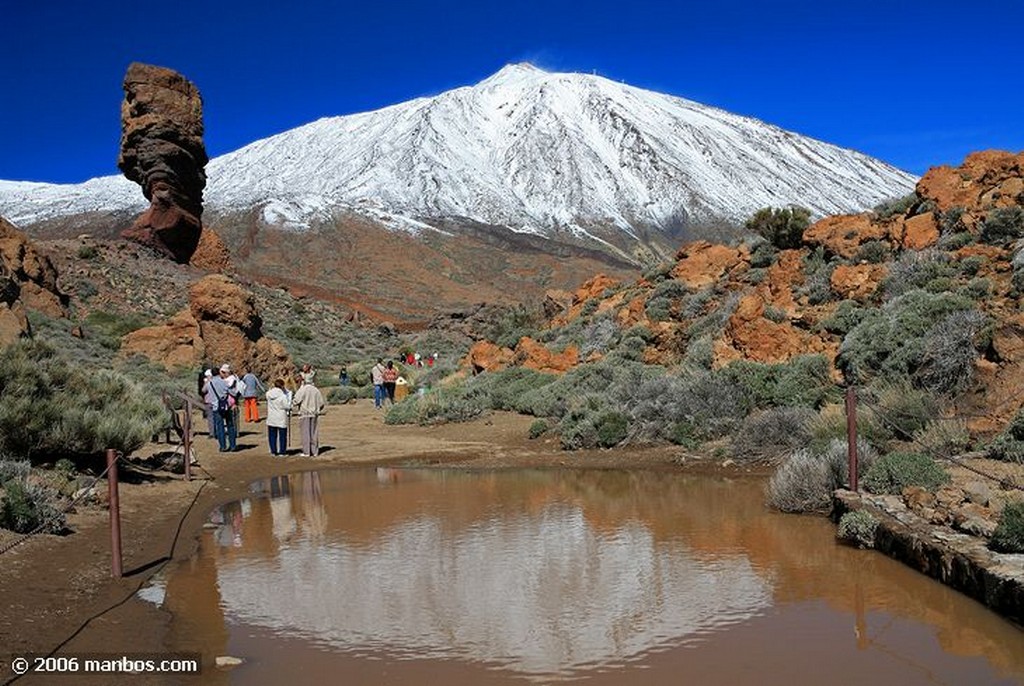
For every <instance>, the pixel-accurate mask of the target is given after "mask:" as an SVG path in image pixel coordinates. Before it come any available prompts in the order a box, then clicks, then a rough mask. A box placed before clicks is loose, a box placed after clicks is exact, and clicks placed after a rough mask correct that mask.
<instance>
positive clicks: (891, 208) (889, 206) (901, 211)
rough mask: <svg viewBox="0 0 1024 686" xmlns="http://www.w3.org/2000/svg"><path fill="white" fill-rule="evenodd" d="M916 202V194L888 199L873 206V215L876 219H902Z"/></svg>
mask: <svg viewBox="0 0 1024 686" xmlns="http://www.w3.org/2000/svg"><path fill="white" fill-rule="evenodd" d="M917 202H918V197H917V193H910V194H909V195H904V196H903V197H902V198H890V199H889V200H885V201H883V202H881V203H879V204H878V205H875V209H874V214H875V217H876V218H877V219H881V220H885V219H891V218H892V217H897V216H899V217H902V216H903V215H905V214H906V213H907V212H908V211H909V210H910V208H912V207H913V206H914V205H916V204H917Z"/></svg>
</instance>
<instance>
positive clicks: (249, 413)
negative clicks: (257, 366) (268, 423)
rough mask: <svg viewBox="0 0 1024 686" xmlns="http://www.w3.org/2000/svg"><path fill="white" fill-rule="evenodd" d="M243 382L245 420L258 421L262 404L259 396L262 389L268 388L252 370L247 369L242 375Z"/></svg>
mask: <svg viewBox="0 0 1024 686" xmlns="http://www.w3.org/2000/svg"><path fill="white" fill-rule="evenodd" d="M242 383H243V384H245V389H244V390H243V391H242V401H243V402H244V403H245V421H247V422H258V421H259V420H260V406H259V401H258V400H257V398H258V397H259V393H260V391H263V392H266V390H267V389H266V388H265V387H264V386H263V383H262V382H261V381H260V380H259V378H257V377H256V375H255V374H253V373H252V371H247V372H246V373H245V374H244V375H243V376H242Z"/></svg>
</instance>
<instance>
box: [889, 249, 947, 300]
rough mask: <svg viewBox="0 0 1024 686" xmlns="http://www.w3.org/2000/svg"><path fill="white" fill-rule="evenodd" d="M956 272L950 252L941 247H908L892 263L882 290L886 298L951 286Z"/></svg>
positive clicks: (938, 289)
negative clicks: (915, 248)
mask: <svg viewBox="0 0 1024 686" xmlns="http://www.w3.org/2000/svg"><path fill="white" fill-rule="evenodd" d="M956 273H957V269H956V266H955V265H954V263H953V262H952V261H951V260H950V258H949V255H948V254H947V253H945V252H943V251H941V250H921V251H915V250H907V251H904V252H903V253H902V254H901V255H900V257H899V259H898V260H896V261H895V262H893V263H892V264H891V265H890V266H889V273H888V274H887V275H886V277H885V278H884V279H882V283H881V290H882V292H883V293H885V298H886V299H887V300H891V299H893V298H896V297H898V296H900V295H903V294H904V293H907V292H908V291H912V290H915V289H925V290H928V291H931V292H933V293H935V292H941V291H943V290H947V289H948V285H949V284H951V283H952V282H951V281H950V279H952V278H953V277H955V276H956Z"/></svg>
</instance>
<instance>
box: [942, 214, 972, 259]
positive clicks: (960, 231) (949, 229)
mask: <svg viewBox="0 0 1024 686" xmlns="http://www.w3.org/2000/svg"><path fill="white" fill-rule="evenodd" d="M965 211H966V210H965V208H963V207H960V206H957V207H950V208H949V209H948V210H946V211H945V212H942V213H940V215H939V217H938V219H939V231H941V233H942V236H943V238H948V237H952V236H963V235H964V234H966V235H967V236H969V237H970V240H968V241H967V243H964V245H968V244H969V243H971V242H973V240H974V237H973V236H971V234H970V232H969V231H968V230H967V226H966V225H965V224H964V220H963V217H964V212H965ZM943 247H944V248H946V249H947V250H956V249H958V248H962V247H963V246H962V245H961V246H957V247H956V248H953V247H949V246H945V245H944V246H943Z"/></svg>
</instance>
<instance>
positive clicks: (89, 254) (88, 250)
mask: <svg viewBox="0 0 1024 686" xmlns="http://www.w3.org/2000/svg"><path fill="white" fill-rule="evenodd" d="M99 254H100V251H99V250H97V249H96V246H95V245H83V246H82V247H80V248H79V249H78V259H80V260H91V259H94V258H95V257H96V256H97V255H99Z"/></svg>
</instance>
